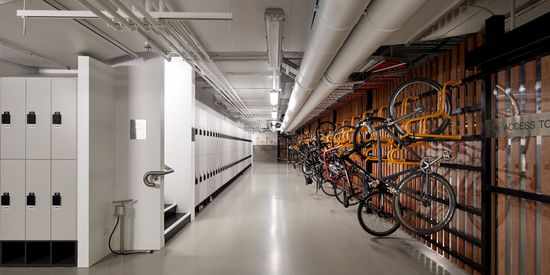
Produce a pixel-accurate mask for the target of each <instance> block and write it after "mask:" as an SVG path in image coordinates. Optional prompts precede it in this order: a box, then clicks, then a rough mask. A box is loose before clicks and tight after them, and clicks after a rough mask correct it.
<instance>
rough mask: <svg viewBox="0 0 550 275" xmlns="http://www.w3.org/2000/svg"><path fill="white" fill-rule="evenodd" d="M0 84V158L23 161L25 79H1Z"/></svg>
mask: <svg viewBox="0 0 550 275" xmlns="http://www.w3.org/2000/svg"><path fill="white" fill-rule="evenodd" d="M0 82H1V86H0V106H1V107H0V114H2V128H1V129H0V132H1V136H0V143H1V146H0V156H1V158H2V159H25V121H26V118H25V89H26V88H25V87H26V82H25V78H2V79H0Z"/></svg>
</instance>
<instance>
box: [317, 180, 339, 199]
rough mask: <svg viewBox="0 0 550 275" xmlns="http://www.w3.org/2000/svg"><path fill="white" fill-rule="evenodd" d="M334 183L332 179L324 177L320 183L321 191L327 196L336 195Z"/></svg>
mask: <svg viewBox="0 0 550 275" xmlns="http://www.w3.org/2000/svg"><path fill="white" fill-rule="evenodd" d="M334 185H335V184H334V183H333V182H332V181H330V180H327V179H326V180H324V181H323V182H322V183H321V191H323V193H325V194H327V195H328V196H331V197H334V196H336V195H337V193H336V188H334Z"/></svg>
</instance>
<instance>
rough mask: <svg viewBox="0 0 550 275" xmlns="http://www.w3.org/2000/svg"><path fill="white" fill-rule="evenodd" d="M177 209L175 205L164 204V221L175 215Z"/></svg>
mask: <svg viewBox="0 0 550 275" xmlns="http://www.w3.org/2000/svg"><path fill="white" fill-rule="evenodd" d="M177 209H178V205H177V204H175V203H167V204H166V203H165V204H164V219H165V220H166V219H167V218H168V217H170V216H172V215H174V214H176V210H177Z"/></svg>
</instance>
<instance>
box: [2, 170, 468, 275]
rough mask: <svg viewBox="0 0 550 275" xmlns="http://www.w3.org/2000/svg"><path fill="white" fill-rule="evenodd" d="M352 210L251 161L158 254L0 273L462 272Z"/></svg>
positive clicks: (290, 174)
mask: <svg viewBox="0 0 550 275" xmlns="http://www.w3.org/2000/svg"><path fill="white" fill-rule="evenodd" d="M355 215H356V213H355V207H352V208H349V209H344V208H343V207H342V206H341V205H340V204H339V203H338V202H337V201H336V200H335V199H332V198H328V197H327V196H326V195H324V194H322V193H319V194H315V190H314V188H313V187H312V186H311V185H310V186H305V185H304V179H303V176H301V175H300V174H299V173H298V172H297V171H296V170H294V169H292V167H291V166H289V165H286V164H274V163H255V164H254V165H253V166H252V168H250V169H249V170H247V171H246V172H245V173H244V175H243V176H241V177H240V178H238V179H237V180H236V181H235V182H234V183H233V184H232V185H231V186H229V187H228V188H227V189H226V190H225V191H224V192H223V193H222V194H221V195H220V196H219V197H218V198H216V200H214V202H213V203H211V204H210V205H209V206H208V207H207V208H205V209H204V211H202V212H201V213H199V215H198V217H197V219H196V221H195V222H193V223H191V224H189V225H188V226H187V227H186V228H185V229H184V230H182V231H181V232H180V233H179V234H178V235H177V236H175V237H174V238H173V239H172V240H171V241H170V242H169V243H168V244H167V246H166V247H165V248H164V249H163V250H161V251H159V252H155V253H153V254H151V255H135V256H124V257H118V256H110V257H108V258H106V259H104V260H103V261H101V262H99V263H98V264H96V265H94V266H93V267H91V268H90V269H77V268H9V269H6V268H3V269H0V274H10V275H11V274H13V275H18V274H52V275H53V274H59V275H65V274H79V275H80V274H93V275H99V274H101V275H103V274H132V275H141V274H143V275H145V274H174V275H176V274H257V275H263V274H284V275H288V274H300V275H305V274H312V275H313V274H315V275H319V274H327V275H328V274H331V275H332V274H410V275H414V274H422V275H424V274H431V273H434V274H464V273H463V271H461V270H460V269H459V268H458V267H457V266H454V265H452V264H450V262H447V260H445V259H444V258H442V257H441V256H439V255H437V254H436V253H435V252H432V251H431V250H430V249H428V248H426V247H425V246H423V245H422V244H420V243H418V242H416V241H415V240H412V239H410V238H409V237H408V236H407V235H405V234H403V233H400V232H399V231H398V232H396V233H395V234H393V235H392V236H391V237H389V238H373V237H371V236H369V235H368V234H366V233H365V232H363V230H362V229H361V227H360V226H359V224H358V223H357V220H356V216H355ZM183 270H185V271H183Z"/></svg>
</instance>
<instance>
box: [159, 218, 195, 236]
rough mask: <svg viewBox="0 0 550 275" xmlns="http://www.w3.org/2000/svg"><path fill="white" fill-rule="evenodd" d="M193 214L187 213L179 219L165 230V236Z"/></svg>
mask: <svg viewBox="0 0 550 275" xmlns="http://www.w3.org/2000/svg"><path fill="white" fill-rule="evenodd" d="M190 215H191V213H186V214H185V215H183V216H182V217H181V218H179V219H178V220H177V221H175V222H174V223H173V224H172V225H170V226H169V227H168V228H166V229H164V235H166V234H168V233H170V231H172V230H173V229H174V228H175V227H176V226H178V225H179V224H180V223H182V222H183V221H184V220H185V219H186V218H187V217H189V216H190Z"/></svg>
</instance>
